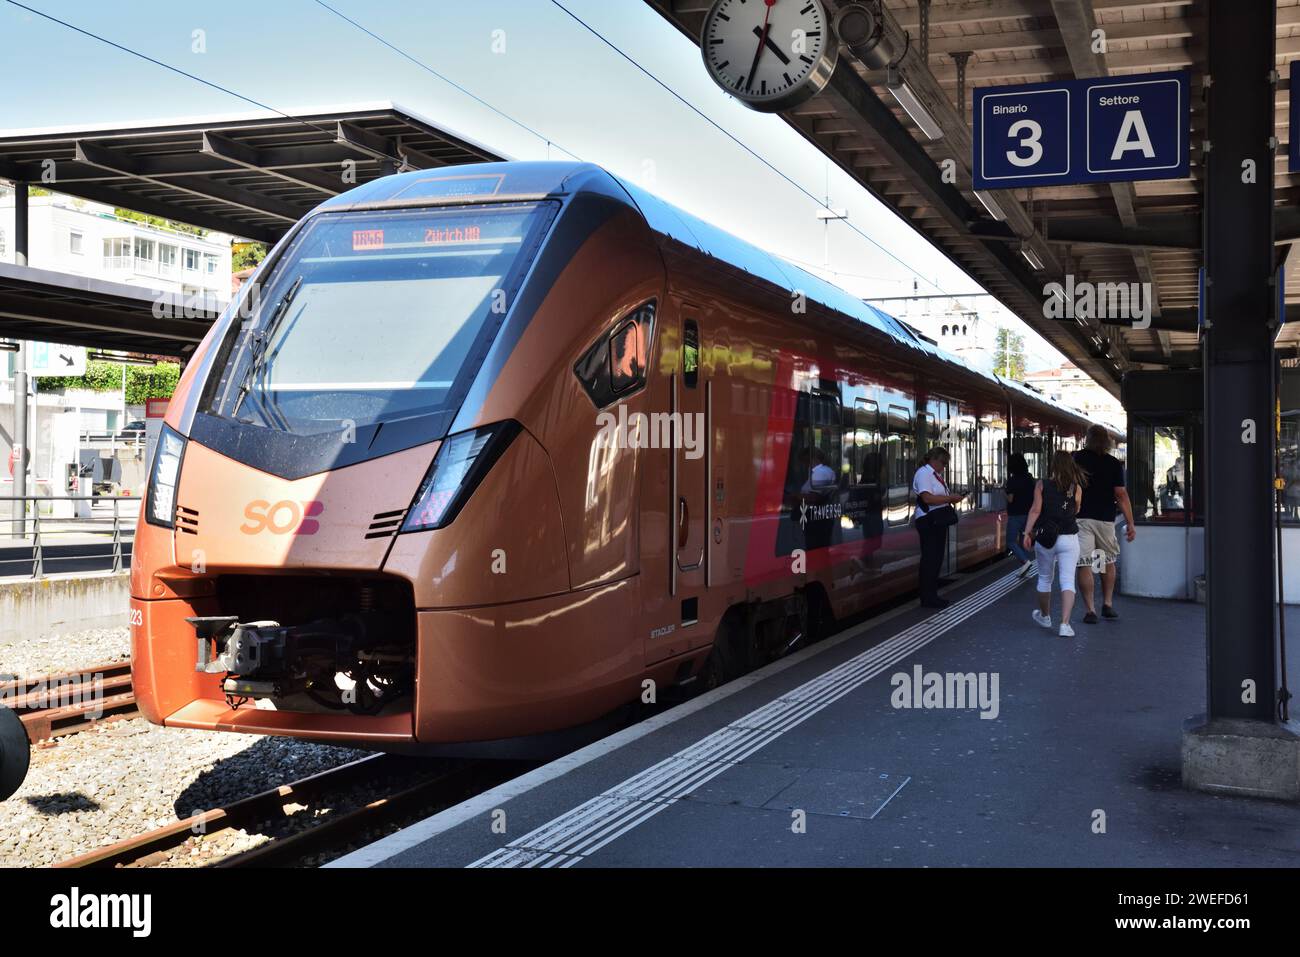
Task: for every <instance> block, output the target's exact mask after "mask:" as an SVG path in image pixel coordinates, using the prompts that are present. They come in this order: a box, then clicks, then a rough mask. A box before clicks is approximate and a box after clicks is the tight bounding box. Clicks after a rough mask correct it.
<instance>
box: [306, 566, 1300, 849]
mask: <svg viewBox="0 0 1300 957" xmlns="http://www.w3.org/2000/svg"><path fill="white" fill-rule="evenodd" d="M1008 568H1009V566H1008V564H1007V563H1005V562H1003V563H1001V564H999V565H997V566H995V567H994V568H993V569H990V570H988V571H986V572H985V573H982V574H980V575H978V576H974V577H972V578H969V579H964V580H962V581H959V582H956V583H954V584H953V585H952V586H951V587H950V588H949V589H948V590H947V591H948V595H947V597H949V598H952V599H956V600H955V601H954V604H953V605H952V606H951V607H950V608H948V609H946V610H944V611H942V612H939V613H937V614H930V613H926V612H925V611H923V610H922V609H919V608H917V607H916V606H915V604H914V603H912V604H909V605H906V606H904V607H902V608H899V609H896V610H894V611H892V612H890V613H888V614H887V615H885V616H882V617H881V618H877V619H874V620H870V621H867V622H866V623H864V624H862V625H859V626H857V627H855V628H852V629H850V630H848V631H847V632H845V633H843V634H841V635H839V636H836V637H835V638H832V639H829V640H828V641H826V642H823V643H821V644H819V645H817V646H814V647H813V648H810V649H807V650H805V651H804V652H801V653H799V654H797V655H794V656H792V657H790V658H788V659H785V660H782V661H779V662H776V663H774V664H773V665H770V666H768V667H767V668H765V669H763V670H761V671H759V672H756V673H755V674H753V675H750V676H748V677H746V678H745V679H742V680H741V681H738V682H733V683H732V684H731V685H728V686H726V687H724V688H720V689H717V690H716V691H714V692H711V693H709V694H707V695H703V696H701V697H700V698H697V699H695V700H693V701H691V702H688V703H687V704H685V705H682V706H679V707H678V708H675V709H672V710H671V711H668V712H665V713H663V714H662V715H659V716H656V717H655V718H652V719H650V720H649V721H647V722H643V723H641V724H639V725H637V726H635V727H632V728H629V729H626V730H625V731H623V732H620V733H619V734H617V735H614V736H613V737H612V738H608V739H605V740H604V741H601V742H598V743H597V744H595V745H592V746H590V747H588V748H585V749H583V750H582V751H579V752H575V753H574V754H571V755H569V756H567V757H565V758H563V759H561V760H559V761H557V762H554V763H552V764H549V765H546V766H544V767H541V768H538V769H537V770H535V771H533V772H531V773H530V774H528V775H525V776H524V777H522V778H518V779H516V780H514V781H512V782H508V783H507V784H505V785H502V786H501V787H499V788H496V789H494V790H492V791H489V792H487V793H485V794H483V795H480V796H478V797H477V798H474V799H472V800H471V801H468V802H466V803H464V804H462V805H459V806H457V807H454V808H451V809H448V810H447V811H445V812H443V813H441V814H439V815H436V816H434V817H432V818H429V819H427V820H425V821H422V822H420V823H418V824H416V825H414V826H412V827H409V828H407V829H405V830H403V831H400V832H398V833H396V834H393V835H391V836H389V837H387V838H385V839H383V840H381V841H379V842H377V843H375V844H372V845H370V846H368V847H365V848H362V849H360V850H358V851H356V852H354V853H352V854H350V855H348V856H346V857H344V858H341V859H340V860H338V861H336V862H334V864H333V865H331V866H345V867H346V866H371V867H373V866H379V867H428V866H442V867H463V866H469V865H477V866H547V867H555V866H560V867H564V866H573V865H585V866H592V865H594V866H605V867H617V866H683V867H699V866H864V865H865V866H875V865H878V866H885V865H889V866H946V867H960V866H1047V865H1059V864H1061V863H1063V862H1070V863H1071V864H1072V865H1076V866H1173V865H1182V866H1196V867H1205V866H1244V865H1251V866H1296V865H1298V864H1300V815H1298V814H1297V813H1296V811H1297V808H1296V806H1295V805H1293V804H1287V803H1281V802H1269V801H1258V800H1250V799H1245V798H1229V797H1220V796H1212V795H1206V794H1201V793H1194V792H1190V791H1185V790H1183V789H1182V787H1181V786H1180V757H1179V748H1180V742H1181V732H1182V723H1183V720H1184V718H1186V717H1187V716H1189V715H1191V714H1193V713H1195V712H1197V711H1200V710H1203V706H1204V698H1205V647H1204V646H1205V642H1204V617H1205V616H1204V608H1203V606H1200V605H1196V604H1193V603H1181V602H1173V601H1165V600H1155V599H1123V598H1121V599H1119V600H1118V602H1117V609H1118V610H1119V611H1120V613H1121V616H1122V617H1121V620H1119V621H1117V622H1106V621H1103V622H1102V623H1100V624H1097V625H1092V626H1090V625H1083V624H1081V623H1080V621H1079V619H1080V618H1081V612H1076V613H1075V615H1074V624H1075V630H1076V637H1075V638H1073V639H1062V638H1058V637H1057V635H1056V633H1055V630H1053V631H1050V632H1049V631H1045V630H1043V629H1042V628H1040V627H1039V626H1037V625H1036V624H1034V623H1033V622H1032V621H1031V620H1030V616H1029V612H1030V609H1031V608H1032V607H1033V602H1034V599H1033V590H1034V586H1033V583H1032V580H1030V581H1026V582H1020V581H1018V580H1016V579H1015V577H1014V574H1011V573H1008ZM1058 597H1059V596H1058ZM1053 607H1054V608H1059V601H1058V600H1057V599H1055V598H1054V602H1053ZM1296 625H1300V614H1296V615H1295V622H1294V623H1293V624H1292V627H1291V628H1289V629H1288V631H1289V633H1290V634H1293V635H1296V634H1300V628H1298V627H1296ZM1297 659H1300V649H1297V650H1296V652H1295V653H1293V654H1292V655H1291V662H1292V667H1291V669H1290V677H1291V687H1292V688H1296V687H1297V686H1300V668H1297V667H1296V665H1295V662H1296V661H1297ZM917 667H919V668H920V669H921V670H922V672H923V673H928V672H937V673H940V674H948V673H952V674H963V675H964V674H968V673H974V674H976V675H977V676H978V675H979V674H980V673H984V674H985V675H986V678H987V681H986V684H985V688H986V690H987V691H988V692H989V695H988V698H987V699H986V701H988V704H989V706H988V707H986V708H985V709H984V710H985V712H986V713H988V714H990V715H992V714H993V713H994V711H995V710H996V716H995V717H989V718H983V717H981V711H980V708H979V707H978V703H976V706H974V707H966V708H955V707H942V708H927V707H921V708H916V707H912V708H902V707H895V706H894V703H892V702H891V698H892V697H894V696H895V693H896V688H895V683H896V682H897V681H898V680H899V679H896V678H895V676H897V675H906V676H908V677H909V678H911V677H912V676H913V675H914V673H915V669H916V668H917ZM994 675H996V676H997V685H996V687H997V695H996V708H995V707H994V706H993V705H992V701H991V699H992V697H993V696H992V690H993V687H994V685H993V683H992V678H993V676H994ZM954 687H955V685H954ZM952 703H957V702H956V701H953V702H952ZM922 704H924V700H922ZM800 821H802V824H803V830H802V832H799V827H798V825H799V823H800ZM494 824H495V828H494ZM503 826H504V831H505V833H500V831H501V829H502V827H503Z"/></svg>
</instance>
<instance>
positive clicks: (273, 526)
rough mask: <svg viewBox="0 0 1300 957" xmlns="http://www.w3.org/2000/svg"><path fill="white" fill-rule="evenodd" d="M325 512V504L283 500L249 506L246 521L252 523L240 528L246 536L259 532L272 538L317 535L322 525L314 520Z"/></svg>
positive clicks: (259, 500)
mask: <svg viewBox="0 0 1300 957" xmlns="http://www.w3.org/2000/svg"><path fill="white" fill-rule="evenodd" d="M323 511H325V503H324V502H314V501H313V502H294V501H290V500H289V499H283V500H282V501H279V502H276V503H275V504H274V505H272V504H271V503H270V502H267V501H265V500H263V499H257V500H256V501H252V502H249V503H248V504H247V505H246V506H244V518H246V519H248V522H247V523H246V524H244V525H240V526H239V530H240V531H241V532H243V533H244V534H245V535H256V534H257V533H258V532H270V533H271V534H272V535H288V534H293V535H315V534H316V533H317V532H319V531H320V522H317V521H316V520H315V519H314V518H313V517H312V516H316V515H319V514H320V513H321V512H323Z"/></svg>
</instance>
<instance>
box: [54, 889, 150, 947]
mask: <svg viewBox="0 0 1300 957" xmlns="http://www.w3.org/2000/svg"><path fill="white" fill-rule="evenodd" d="M50 926H51V927H55V928H59V929H62V930H76V929H78V928H91V929H100V928H114V927H116V928H129V929H130V931H131V936H132V937H148V936H149V934H150V933H151V932H152V930H153V896H152V895H150V894H82V893H81V890H80V888H77V887H74V888H72V890H71V891H70V892H69V893H67V894H55V895H54V896H53V897H51V898H50Z"/></svg>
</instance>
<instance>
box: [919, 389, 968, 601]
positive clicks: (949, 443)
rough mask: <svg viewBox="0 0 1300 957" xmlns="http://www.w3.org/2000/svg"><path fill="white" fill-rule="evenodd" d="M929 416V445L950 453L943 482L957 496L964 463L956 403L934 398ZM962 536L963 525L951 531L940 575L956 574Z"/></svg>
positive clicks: (959, 506)
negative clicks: (958, 542) (958, 549)
mask: <svg viewBox="0 0 1300 957" xmlns="http://www.w3.org/2000/svg"><path fill="white" fill-rule="evenodd" d="M926 412H927V413H928V418H929V430H928V431H929V445H930V446H935V445H942V446H944V447H945V448H946V449H947V450H948V470H947V474H946V475H945V476H944V479H945V481H946V482H947V484H948V490H949V491H950V492H952V493H953V494H957V493H958V492H960V491H961V488H960V486H961V483H962V468H963V465H964V462H965V457H964V452H963V449H962V440H961V435H960V426H959V425H958V423H957V403H956V402H955V401H953V400H952V399H947V398H944V397H942V396H932V397H931V398H930V399H929V401H927V402H926ZM927 451H928V449H927ZM956 507H957V511H958V513H961V512H962V511H963V509H964V508H965V503H964V502H958V503H957V506H956ZM960 533H961V524H960V523H958V524H956V525H954V526H953V527H952V528H951V529H949V531H948V551H947V553H946V554H945V556H944V560H943V566H942V567H941V568H940V570H939V574H940V575H951V574H953V573H954V572H956V571H957V539H958V536H959V535H960Z"/></svg>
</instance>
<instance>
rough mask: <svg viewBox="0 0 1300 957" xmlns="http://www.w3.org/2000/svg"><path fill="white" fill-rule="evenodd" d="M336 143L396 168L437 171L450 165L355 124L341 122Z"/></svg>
mask: <svg viewBox="0 0 1300 957" xmlns="http://www.w3.org/2000/svg"><path fill="white" fill-rule="evenodd" d="M334 141H335V142H336V143H341V144H343V145H344V146H347V147H349V148H351V149H353V150H355V151H356V152H358V153H363V154H365V155H367V156H371V157H373V158H374V159H377V160H379V161H380V162H381V163H382V162H385V161H387V162H390V163H393V164H394V166H396V165H397V164H399V163H401V164H403V165H405V166H406V167H407V168H408V169H437V168H438V167H439V166H447V165H449V164H448V163H447V161H446V160H442V159H438V158H437V157H435V156H430V155H429V154H427V153H421V152H420V151H419V150H413V149H411V148H409V147H405V146H402V145H401V144H400V143H397V142H395V141H394V140H390V139H389V138H388V137H386V136H380V135H379V134H378V133H372V132H370V130H366V129H362V128H361V127H360V126H357V125H356V124H355V123H345V122H343V121H339V123H338V130H337V135H336V137H335V140H334Z"/></svg>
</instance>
